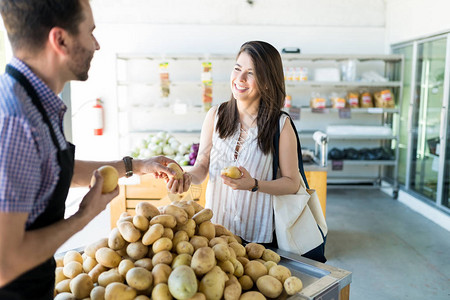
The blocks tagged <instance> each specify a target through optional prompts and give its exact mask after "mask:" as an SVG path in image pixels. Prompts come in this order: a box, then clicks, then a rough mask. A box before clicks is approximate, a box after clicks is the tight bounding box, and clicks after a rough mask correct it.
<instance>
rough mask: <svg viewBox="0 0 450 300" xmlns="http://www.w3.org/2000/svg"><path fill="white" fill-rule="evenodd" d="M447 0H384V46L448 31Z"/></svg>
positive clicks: (449, 3)
mask: <svg viewBox="0 0 450 300" xmlns="http://www.w3.org/2000/svg"><path fill="white" fill-rule="evenodd" d="M449 11H450V1H448V0H386V46H387V47H389V46H390V45H391V44H396V43H400V42H404V41H408V40H412V39H417V38H421V37H426V36H429V35H433V34H437V33H442V32H445V31H450V17H449Z"/></svg>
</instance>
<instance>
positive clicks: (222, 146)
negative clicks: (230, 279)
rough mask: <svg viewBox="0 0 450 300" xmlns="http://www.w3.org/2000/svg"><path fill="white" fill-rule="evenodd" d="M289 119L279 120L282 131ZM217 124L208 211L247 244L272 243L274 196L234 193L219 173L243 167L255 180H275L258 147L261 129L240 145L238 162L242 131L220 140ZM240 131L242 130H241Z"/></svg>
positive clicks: (269, 162)
mask: <svg viewBox="0 0 450 300" xmlns="http://www.w3.org/2000/svg"><path fill="white" fill-rule="evenodd" d="M286 118H287V117H286V115H282V117H281V118H280V128H283V126H284V122H285V121H286ZM216 123H217V114H216V117H215V120H214V132H213V137H212V143H213V146H212V148H211V153H210V163H209V181H208V185H207V189H206V205H205V206H206V207H207V208H210V209H212V210H213V213H214V216H213V219H212V222H213V223H215V224H221V225H223V226H225V227H226V228H228V229H229V230H230V231H231V232H233V233H234V234H236V235H238V236H240V237H242V238H243V239H244V240H246V241H248V242H256V243H269V242H272V235H273V229H274V227H273V206H272V205H273V204H272V195H270V194H266V193H262V192H258V191H257V192H251V191H244V190H233V189H231V188H230V187H229V186H227V185H225V184H223V181H222V178H220V171H221V170H222V169H223V168H224V167H227V166H231V165H234V166H243V167H244V168H246V169H247V171H248V172H249V173H250V175H251V176H252V177H253V178H256V179H258V180H263V181H269V180H272V161H273V157H272V155H271V154H269V155H265V154H264V153H263V152H262V151H261V150H260V149H259V147H258V140H257V135H258V128H257V127H254V128H250V130H249V131H248V132H247V134H248V136H247V138H246V139H245V141H243V142H242V143H241V144H240V149H239V153H238V156H237V159H235V149H236V144H237V143H238V140H239V136H240V131H237V132H236V133H235V134H234V135H233V136H232V137H230V138H227V139H221V138H219V134H218V133H217V131H216V130H215V129H216V128H215V127H216ZM238 128H240V126H239V127H238Z"/></svg>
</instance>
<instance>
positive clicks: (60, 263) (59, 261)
mask: <svg viewBox="0 0 450 300" xmlns="http://www.w3.org/2000/svg"><path fill="white" fill-rule="evenodd" d="M55 262H56V267H57V268H59V267H64V257H63V256H59V257H55Z"/></svg>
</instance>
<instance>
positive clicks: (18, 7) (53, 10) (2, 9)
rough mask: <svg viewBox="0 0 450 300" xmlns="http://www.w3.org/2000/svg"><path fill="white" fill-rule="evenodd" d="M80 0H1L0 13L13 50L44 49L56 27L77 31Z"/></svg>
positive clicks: (80, 12)
mask: <svg viewBox="0 0 450 300" xmlns="http://www.w3.org/2000/svg"><path fill="white" fill-rule="evenodd" d="M80 1H81V0H0V13H1V15H2V18H3V22H4V24H5V28H6V32H7V33H8V38H9V40H10V42H11V46H12V48H13V49H14V50H18V49H27V50H41V49H42V48H43V47H44V45H45V41H46V40H47V37H48V33H49V32H50V30H51V29H52V28H53V27H61V28H63V29H64V30H67V31H68V32H69V33H70V34H72V35H76V34H78V25H79V24H80V23H81V22H82V20H83V19H84V15H83V9H82V6H81V2H80Z"/></svg>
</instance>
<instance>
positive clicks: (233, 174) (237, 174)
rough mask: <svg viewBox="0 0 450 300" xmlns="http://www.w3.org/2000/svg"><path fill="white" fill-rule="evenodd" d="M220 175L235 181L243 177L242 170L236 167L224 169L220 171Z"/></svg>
mask: <svg viewBox="0 0 450 300" xmlns="http://www.w3.org/2000/svg"><path fill="white" fill-rule="evenodd" d="M220 174H221V175H225V176H227V177H230V178H233V179H238V178H241V176H242V173H241V170H239V168H238V167H235V166H229V167H225V168H223V169H222V171H220Z"/></svg>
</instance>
